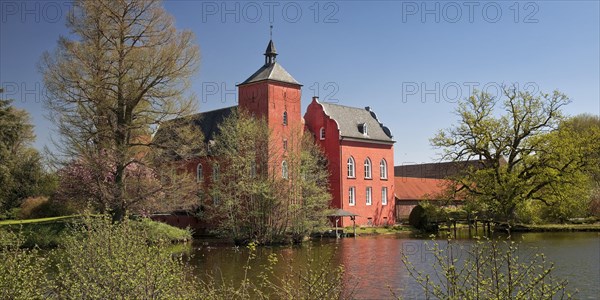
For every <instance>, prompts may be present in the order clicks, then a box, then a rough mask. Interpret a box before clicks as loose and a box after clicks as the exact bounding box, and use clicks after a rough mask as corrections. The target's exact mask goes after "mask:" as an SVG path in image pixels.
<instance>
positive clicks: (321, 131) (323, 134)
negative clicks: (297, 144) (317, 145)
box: [319, 127, 325, 141]
mask: <svg viewBox="0 0 600 300" xmlns="http://www.w3.org/2000/svg"><path fill="white" fill-rule="evenodd" d="M319 139H320V140H321V141H322V140H324V139H325V127H321V129H319Z"/></svg>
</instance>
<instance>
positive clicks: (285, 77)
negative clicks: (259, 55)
mask: <svg viewBox="0 0 600 300" xmlns="http://www.w3.org/2000/svg"><path fill="white" fill-rule="evenodd" d="M262 80H274V81H280V82H285V83H291V84H297V85H301V84H300V83H299V82H298V81H296V79H294V77H292V75H290V73H288V72H287V71H286V70H285V69H284V68H283V67H282V66H281V65H280V64H279V63H278V62H274V63H271V64H265V65H263V66H262V67H261V68H260V69H258V71H256V72H254V74H252V75H251V76H250V77H248V79H246V80H244V82H242V83H240V85H241V84H248V83H252V82H258V81H262Z"/></svg>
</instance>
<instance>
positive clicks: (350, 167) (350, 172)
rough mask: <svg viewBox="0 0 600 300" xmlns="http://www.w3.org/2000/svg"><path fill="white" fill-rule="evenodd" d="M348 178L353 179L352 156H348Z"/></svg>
mask: <svg viewBox="0 0 600 300" xmlns="http://www.w3.org/2000/svg"><path fill="white" fill-rule="evenodd" d="M348 177H350V178H354V177H355V175H354V158H353V157H352V156H350V158H348Z"/></svg>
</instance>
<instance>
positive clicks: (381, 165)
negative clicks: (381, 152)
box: [379, 158, 387, 179]
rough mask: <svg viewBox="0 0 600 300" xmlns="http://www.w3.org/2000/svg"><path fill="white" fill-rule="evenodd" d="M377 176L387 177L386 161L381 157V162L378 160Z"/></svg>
mask: <svg viewBox="0 0 600 300" xmlns="http://www.w3.org/2000/svg"><path fill="white" fill-rule="evenodd" d="M379 177H381V179H387V162H386V161H385V159H383V158H382V159H381V162H379Z"/></svg>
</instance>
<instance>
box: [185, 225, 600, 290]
mask: <svg viewBox="0 0 600 300" xmlns="http://www.w3.org/2000/svg"><path fill="white" fill-rule="evenodd" d="M496 238H506V237H503V236H499V237H496ZM511 239H512V240H513V241H518V242H520V244H519V245H520V246H519V250H518V253H517V254H518V255H519V257H520V258H522V259H525V260H527V259H528V257H532V256H533V254H535V253H543V254H545V256H546V258H547V261H549V262H554V264H555V270H554V271H553V274H554V276H555V277H556V278H563V279H567V280H568V285H567V289H568V290H569V291H571V292H573V291H577V293H576V295H575V296H574V297H575V298H576V299H598V298H600V233H598V232H556V233H517V234H513V236H512V238H511ZM454 242H456V243H459V244H461V245H464V246H469V245H471V244H472V243H474V242H475V240H473V239H468V238H462V239H461V238H459V239H456V240H455V241H454ZM439 243H442V244H443V243H445V240H439ZM431 244H432V240H431V239H428V238H422V239H420V238H411V237H409V236H407V235H379V236H367V237H357V238H342V239H330V238H323V239H320V240H314V241H310V242H306V243H304V244H303V245H300V246H286V247H283V246H281V247H259V248H257V250H256V257H255V258H254V259H252V260H248V253H249V251H248V249H246V248H244V247H234V246H231V245H223V244H219V243H218V242H217V241H212V240H200V241H197V242H196V243H195V244H194V247H193V251H192V253H193V256H192V262H193V264H195V265H196V266H197V267H198V269H199V272H200V273H201V274H200V275H205V274H207V273H211V274H212V276H214V277H216V278H218V279H219V280H225V281H226V282H233V283H239V282H240V281H241V280H242V279H243V278H244V276H248V277H249V278H253V277H255V276H257V275H258V272H259V270H261V269H262V268H261V266H264V265H266V264H268V256H269V255H270V254H272V253H275V254H277V255H278V256H279V260H280V262H281V261H285V263H279V264H277V265H276V266H275V268H274V273H275V274H276V275H278V276H283V275H284V274H285V272H289V270H290V266H291V267H292V268H293V269H298V268H301V267H306V266H309V265H310V266H315V267H321V266H325V265H327V264H330V265H331V266H333V267H335V266H338V265H343V266H344V268H345V270H346V274H345V280H347V282H348V283H349V286H351V287H353V289H354V296H355V298H357V299H391V298H393V296H392V292H393V293H395V294H396V295H398V296H402V298H403V299H421V298H423V297H424V294H423V292H422V290H421V288H420V287H419V286H418V284H417V282H416V281H415V280H414V279H412V278H411V277H410V276H409V274H408V272H407V269H406V266H405V265H404V264H403V262H402V253H406V255H407V257H409V259H410V261H411V262H412V263H413V265H414V266H415V267H416V268H417V269H420V270H426V271H428V272H429V271H431V268H432V265H433V263H434V260H435V258H434V256H433V253H432V252H431V251H428V246H427V245H429V246H431ZM245 265H249V266H250V267H251V268H250V269H249V270H248V273H247V275H245V272H244V266H245ZM431 272H432V271H431ZM432 273H433V272H432ZM432 275H433V274H432ZM433 276H435V275H433Z"/></svg>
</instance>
